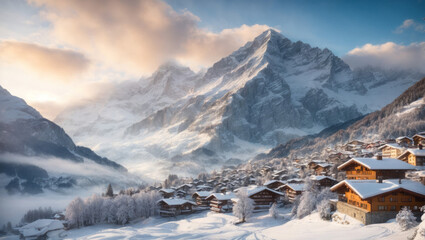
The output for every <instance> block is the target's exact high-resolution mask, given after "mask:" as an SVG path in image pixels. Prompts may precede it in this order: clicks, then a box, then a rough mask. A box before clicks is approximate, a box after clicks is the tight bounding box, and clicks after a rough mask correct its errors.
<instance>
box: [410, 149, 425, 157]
mask: <svg viewBox="0 0 425 240" xmlns="http://www.w3.org/2000/svg"><path fill="white" fill-rule="evenodd" d="M407 151H408V152H410V153H411V154H413V155H415V156H420V157H425V149H407Z"/></svg>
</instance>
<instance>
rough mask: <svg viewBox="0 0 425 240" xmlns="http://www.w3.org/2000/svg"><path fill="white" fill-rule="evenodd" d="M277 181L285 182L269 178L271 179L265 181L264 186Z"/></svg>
mask: <svg viewBox="0 0 425 240" xmlns="http://www.w3.org/2000/svg"><path fill="white" fill-rule="evenodd" d="M275 182H280V183H282V184H284V183H283V182H282V181H280V180H269V181H267V182H265V183H264V184H263V185H264V186H267V185H270V184H272V183H275Z"/></svg>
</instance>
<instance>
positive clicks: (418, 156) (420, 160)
mask: <svg viewBox="0 0 425 240" xmlns="http://www.w3.org/2000/svg"><path fill="white" fill-rule="evenodd" d="M398 159H400V160H402V161H404V162H406V163H408V164H411V165H414V166H425V150H424V149H407V150H406V151H405V152H404V153H402V154H401V155H400V156H399V157H398Z"/></svg>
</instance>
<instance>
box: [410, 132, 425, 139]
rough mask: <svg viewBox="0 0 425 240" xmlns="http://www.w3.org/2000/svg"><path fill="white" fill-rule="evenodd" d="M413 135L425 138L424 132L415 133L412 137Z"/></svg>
mask: <svg viewBox="0 0 425 240" xmlns="http://www.w3.org/2000/svg"><path fill="white" fill-rule="evenodd" d="M414 137H421V138H425V133H424V132H420V133H418V134H415V135H414V136H413V137H412V138H414Z"/></svg>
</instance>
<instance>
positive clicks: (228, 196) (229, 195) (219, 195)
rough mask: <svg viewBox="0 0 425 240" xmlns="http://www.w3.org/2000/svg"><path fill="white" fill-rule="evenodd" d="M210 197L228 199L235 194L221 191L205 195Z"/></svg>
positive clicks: (220, 199) (221, 199)
mask: <svg viewBox="0 0 425 240" xmlns="http://www.w3.org/2000/svg"><path fill="white" fill-rule="evenodd" d="M210 197H215V198H216V199H217V200H219V201H224V200H230V199H232V198H235V194H234V193H226V194H223V193H212V194H211V195H209V196H208V197H207V199H208V198H210Z"/></svg>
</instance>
